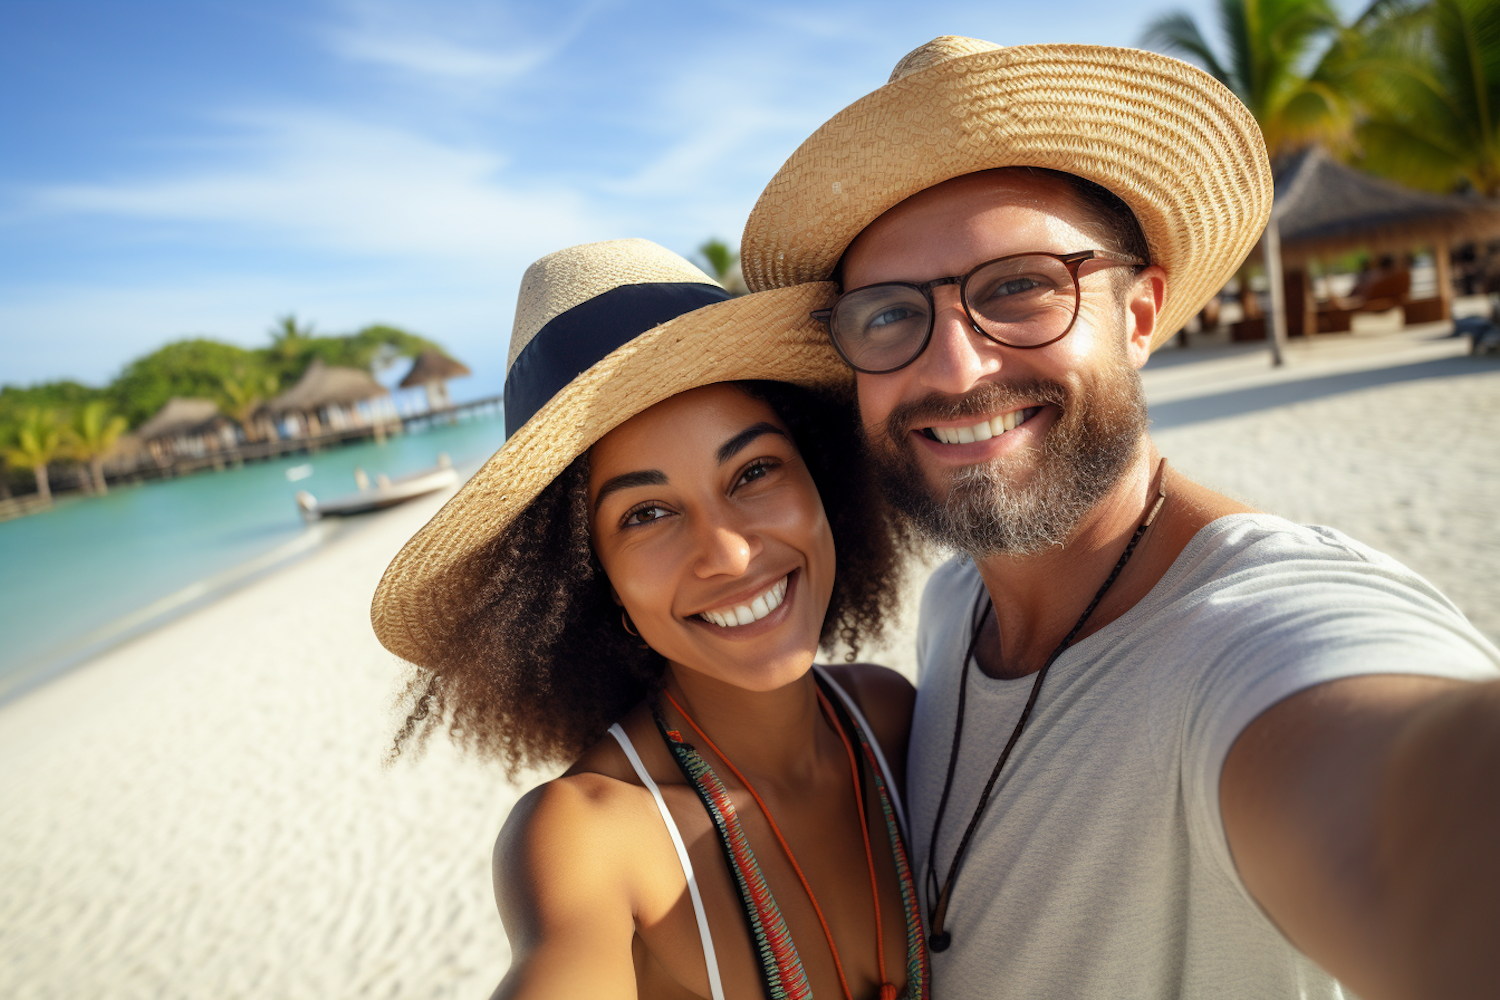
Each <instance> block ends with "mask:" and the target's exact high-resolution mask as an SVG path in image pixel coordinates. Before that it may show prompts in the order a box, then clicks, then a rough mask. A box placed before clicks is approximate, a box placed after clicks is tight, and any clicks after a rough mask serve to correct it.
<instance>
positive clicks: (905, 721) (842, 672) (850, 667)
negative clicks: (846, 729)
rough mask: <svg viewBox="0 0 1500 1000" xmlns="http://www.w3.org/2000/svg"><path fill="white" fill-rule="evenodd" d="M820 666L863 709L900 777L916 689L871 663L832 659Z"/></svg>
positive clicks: (902, 776) (894, 674)
mask: <svg viewBox="0 0 1500 1000" xmlns="http://www.w3.org/2000/svg"><path fill="white" fill-rule="evenodd" d="M824 669H825V670H827V671H828V673H829V676H831V677H832V678H833V679H834V680H835V681H837V682H838V684H839V687H841V688H843V689H844V690H845V691H846V692H848V694H849V697H851V698H853V699H854V703H855V704H856V705H858V706H859V710H860V711H861V712H862V713H864V717H865V719H866V721H868V722H869V723H870V728H871V729H872V730H874V732H875V738H876V739H877V740H879V741H880V749H881V750H882V751H884V753H885V756H886V760H887V761H888V762H889V763H890V765H891V770H892V771H894V772H895V774H896V779H897V780H898V781H903V780H904V777H905V772H906V744H907V740H908V738H909V737H910V735H911V713H912V709H913V708H914V707H915V705H916V703H917V689H916V688H914V687H912V684H911V681H909V680H907V679H906V677H905V676H903V675H902V674H899V673H897V672H896V671H894V670H892V669H891V668H890V667H882V666H880V665H879V664H875V663H833V664H828V665H827V666H825V667H824Z"/></svg>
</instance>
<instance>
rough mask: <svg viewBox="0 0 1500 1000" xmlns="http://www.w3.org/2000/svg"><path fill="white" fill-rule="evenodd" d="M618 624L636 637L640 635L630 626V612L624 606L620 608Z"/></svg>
mask: <svg viewBox="0 0 1500 1000" xmlns="http://www.w3.org/2000/svg"><path fill="white" fill-rule="evenodd" d="M620 624H621V625H623V626H624V627H625V631H626V632H629V633H630V634H631V635H633V636H635V637H636V638H637V639H639V638H640V637H641V634H640V633H639V632H637V631H636V630H635V629H634V628H632V627H631V622H630V613H629V612H627V611H626V610H625V609H624V608H621V609H620Z"/></svg>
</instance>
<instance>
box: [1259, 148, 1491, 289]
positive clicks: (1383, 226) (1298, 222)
mask: <svg viewBox="0 0 1500 1000" xmlns="http://www.w3.org/2000/svg"><path fill="white" fill-rule="evenodd" d="M1275 213H1276V219H1277V222H1278V225H1279V228H1280V231H1281V255H1282V262H1283V264H1295V263H1297V262H1300V261H1303V260H1306V259H1307V258H1309V257H1318V256H1330V255H1333V254H1338V253H1343V252H1345V251H1348V250H1354V249H1359V248H1363V249H1367V250H1370V251H1372V252H1375V253H1381V252H1398V251H1408V250H1413V249H1417V248H1420V247H1428V246H1431V247H1436V246H1439V245H1441V246H1442V247H1444V248H1447V247H1449V246H1452V245H1453V244H1455V243H1461V242H1465V241H1468V240H1477V239H1487V238H1492V237H1494V236H1497V235H1500V203H1496V202H1492V201H1488V200H1486V199H1482V198H1478V197H1461V196H1454V195H1441V194H1431V193H1429V192H1426V191H1415V190H1412V189H1411V188H1407V187H1402V186H1401V185H1399V184H1395V183H1392V182H1391V181H1387V180H1382V179H1381V178H1378V177H1372V176H1370V175H1369V174H1366V173H1362V172H1360V171H1358V170H1355V169H1354V168H1353V167H1349V166H1345V165H1344V164H1342V163H1339V162H1337V161H1336V160H1334V159H1333V158H1331V157H1330V156H1329V155H1328V154H1327V153H1325V152H1324V151H1323V150H1322V149H1320V148H1318V147H1313V148H1311V149H1308V150H1306V151H1304V152H1302V153H1299V154H1298V155H1297V156H1296V157H1294V158H1292V159H1291V160H1289V161H1287V162H1286V163H1285V164H1284V165H1283V166H1282V168H1281V169H1280V170H1278V171H1277V172H1276V199H1275Z"/></svg>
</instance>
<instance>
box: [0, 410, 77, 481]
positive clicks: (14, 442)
mask: <svg viewBox="0 0 1500 1000" xmlns="http://www.w3.org/2000/svg"><path fill="white" fill-rule="evenodd" d="M64 449H65V440H64V434H63V425H62V424H61V423H60V422H59V421H58V419H57V415H56V414H55V413H53V412H52V411H51V410H44V409H42V408H41V407H39V406H33V407H31V408H30V409H28V410H27V411H26V412H25V413H24V414H23V415H22V417H21V420H20V421H19V422H18V423H17V424H15V425H14V426H13V427H9V428H7V433H6V443H5V450H4V454H5V460H6V462H8V463H9V464H11V465H13V466H15V467H16V468H18V469H30V470H31V473H32V475H33V476H35V477H36V491H37V493H38V494H39V495H40V496H41V498H42V499H43V500H51V499H52V485H51V482H50V481H49V479H48V477H47V466H48V465H50V464H52V462H53V461H55V460H56V459H58V458H60V457H62V455H63V453H64Z"/></svg>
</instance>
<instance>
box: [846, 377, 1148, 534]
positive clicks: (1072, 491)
mask: <svg viewBox="0 0 1500 1000" xmlns="http://www.w3.org/2000/svg"><path fill="white" fill-rule="evenodd" d="M1038 402H1042V403H1052V404H1055V405H1057V406H1058V407H1059V408H1060V409H1061V410H1062V415H1061V416H1060V417H1059V418H1058V420H1057V421H1056V422H1055V423H1054V424H1053V425H1052V427H1051V429H1050V430H1049V431H1048V432H1047V436H1046V437H1045V438H1044V439H1043V445H1042V454H1041V456H1040V459H1039V461H1038V462H1037V463H1036V465H1035V468H1034V470H1033V472H1032V474H1031V475H1030V477H1029V479H1028V480H1027V481H1025V482H1020V483H1018V482H1015V481H1014V480H1013V479H1012V477H1011V476H1010V474H1008V473H1007V472H1006V471H1005V470H1004V468H1003V466H1002V463H1000V462H994V463H986V464H978V465H971V466H967V467H965V468H962V469H959V470H957V471H955V472H953V473H951V474H949V476H948V482H947V485H946V489H944V490H943V491H942V495H940V496H934V493H933V487H932V486H931V485H930V484H929V483H928V481H927V478H926V476H925V475H924V474H923V472H922V469H921V466H920V465H919V464H918V462H917V456H916V446H915V444H914V443H913V442H912V440H911V438H910V431H911V429H912V428H915V427H922V426H926V425H928V424H931V423H935V422H939V421H946V420H956V419H963V418H966V417H971V416H972V417H974V418H975V420H976V421H977V420H978V419H980V418H981V417H983V416H985V415H987V414H992V413H994V412H996V411H997V410H1005V409H1009V408H1011V407H1014V406H1017V405H1019V404H1021V403H1030V404H1033V405H1034V404H1036V403H1038ZM1146 425H1147V419H1146V396H1145V391H1144V389H1143V388H1142V386H1141V378H1140V373H1139V372H1137V371H1136V370H1135V369H1134V368H1132V367H1131V366H1130V365H1129V364H1128V363H1126V362H1125V360H1124V357H1123V352H1122V354H1121V355H1117V356H1116V357H1115V358H1113V359H1111V363H1110V364H1109V366H1108V367H1107V368H1106V369H1105V370H1104V371H1103V372H1102V373H1101V374H1100V375H1098V376H1096V377H1094V378H1093V379H1091V380H1090V381H1089V382H1088V383H1086V384H1085V385H1084V386H1083V387H1082V389H1081V390H1080V391H1079V392H1078V393H1077V394H1076V396H1075V394H1074V393H1073V392H1072V391H1070V390H1069V389H1068V387H1067V386H1065V385H1063V384H1062V383H1059V382H1052V381H1046V380H1040V379H1032V380H1026V381H1021V382H1012V383H1006V384H996V383H992V382H983V383H980V384H979V385H978V386H976V387H975V388H974V390H972V391H971V392H969V393H967V394H965V395H963V396H941V395H933V396H929V397H927V398H925V399H922V400H919V401H917V402H915V403H909V404H905V405H903V406H900V407H897V408H896V410H894V411H893V412H892V413H891V416H890V418H889V419H888V420H887V421H886V425H885V427H884V428H882V429H881V431H880V432H878V433H875V432H871V433H870V434H869V437H870V439H871V440H870V442H869V443H870V454H871V458H872V461H873V464H874V466H875V470H876V473H877V475H878V477H879V479H880V482H881V484H882V486H883V488H884V491H885V494H886V497H887V498H888V499H889V500H890V502H891V504H892V506H894V507H895V508H896V509H897V510H899V511H900V512H901V513H902V514H904V515H905V516H906V518H907V519H908V520H909V521H910V522H911V523H912V524H913V525H915V526H916V528H917V530H918V531H919V532H921V533H922V534H923V535H925V536H926V537H927V538H928V539H930V540H931V541H934V542H936V543H938V544H939V545H944V546H948V547H950V548H954V549H958V550H959V551H962V552H967V553H969V554H970V555H972V556H975V557H976V558H978V557H983V556H989V555H999V554H1008V555H1033V554H1035V553H1037V552H1041V551H1042V550H1044V549H1047V548H1051V547H1052V546H1061V545H1063V544H1064V543H1065V542H1066V541H1067V540H1068V539H1069V538H1070V537H1071V536H1072V534H1073V532H1074V530H1075V529H1076V528H1077V527H1078V525H1079V523H1080V522H1081V521H1082V520H1083V519H1084V517H1085V516H1086V515H1087V514H1088V513H1089V511H1091V510H1093V509H1094V507H1095V506H1096V505H1097V504H1098V503H1099V501H1100V500H1102V499H1103V498H1104V497H1105V495H1107V494H1108V493H1109V491H1110V490H1111V489H1113V488H1114V486H1115V485H1116V484H1117V483H1118V482H1119V481H1120V477H1121V476H1123V475H1124V474H1125V471H1126V469H1128V468H1129V466H1130V463H1131V460H1132V459H1133V458H1134V457H1135V454H1136V448H1137V446H1138V444H1139V442H1140V439H1141V435H1142V434H1144V433H1145V431H1146Z"/></svg>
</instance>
